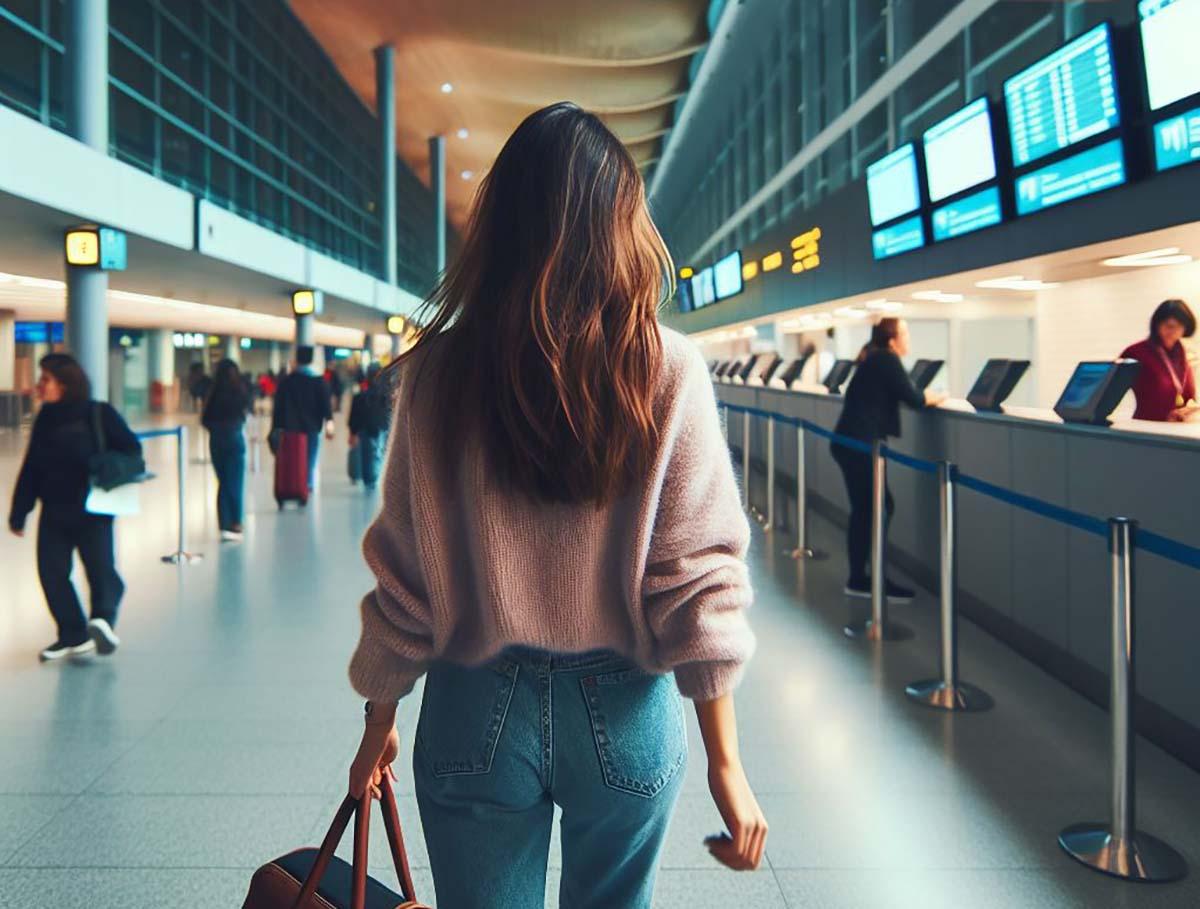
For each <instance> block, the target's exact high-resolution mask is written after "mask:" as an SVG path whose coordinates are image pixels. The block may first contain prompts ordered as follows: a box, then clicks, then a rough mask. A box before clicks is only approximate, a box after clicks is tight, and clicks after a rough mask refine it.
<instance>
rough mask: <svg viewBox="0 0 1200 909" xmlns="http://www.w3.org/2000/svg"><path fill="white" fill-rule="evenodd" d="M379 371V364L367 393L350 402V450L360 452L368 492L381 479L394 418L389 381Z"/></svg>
mask: <svg viewBox="0 0 1200 909" xmlns="http://www.w3.org/2000/svg"><path fill="white" fill-rule="evenodd" d="M379 371H380V370H379V364H378V363H372V364H371V365H370V367H368V369H367V377H366V379H365V380H364V382H363V390H362V391H360V392H359V393H358V394H356V395H355V396H354V397H353V398H352V399H351V401H350V420H349V426H350V447H351V448H355V449H357V452H355V455H356V456H357V457H358V463H359V472H360V475H361V476H362V481H363V486H365V487H366V488H367V489H374V488H375V484H376V483H377V482H378V480H379V461H380V458H381V457H382V455H383V447H384V442H385V440H386V439H387V431H388V424H389V423H390V422H391V419H392V402H391V399H390V398H389V397H388V393H387V388H386V386H387V379H386V378H384V379H381V378H380V377H379ZM352 456H354V455H352Z"/></svg>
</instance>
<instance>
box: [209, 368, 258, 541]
mask: <svg viewBox="0 0 1200 909" xmlns="http://www.w3.org/2000/svg"><path fill="white" fill-rule="evenodd" d="M250 407H251V402H250V395H249V393H248V392H247V390H246V384H245V382H244V380H243V379H242V374H241V373H240V372H238V367H237V364H236V363H234V362H233V360H222V361H221V362H220V363H218V364H217V372H216V375H215V376H214V378H213V387H212V390H211V391H209V393H208V398H207V399H206V400H205V402H204V412H203V413H202V414H201V416H200V422H201V423H202V424H203V425H204V428H205V429H207V430H208V451H209V454H210V455H212V464H213V470H214V471H215V472H216V474H217V526H218V527H219V528H220V530H221V539H222V540H224V541H226V542H237V541H239V540H241V539H242V520H243V511H244V505H243V498H244V491H245V488H246V434H245V432H244V431H243V429H244V426H245V422H246V414H247V413H248V412H249V411H250Z"/></svg>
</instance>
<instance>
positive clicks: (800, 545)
mask: <svg viewBox="0 0 1200 909" xmlns="http://www.w3.org/2000/svg"><path fill="white" fill-rule="evenodd" d="M804 454H805V453H804V424H803V423H800V424H798V425H797V426H796V548H795V549H793V550H792V551H791V552H790V553H788V555H790V556H791V557H792V558H793V559H824V558H827V554H826V553H824V552H821V551H820V550H817V549H813V548H811V547H810V546H809V545H808V479H807V477H806V475H805V467H804Z"/></svg>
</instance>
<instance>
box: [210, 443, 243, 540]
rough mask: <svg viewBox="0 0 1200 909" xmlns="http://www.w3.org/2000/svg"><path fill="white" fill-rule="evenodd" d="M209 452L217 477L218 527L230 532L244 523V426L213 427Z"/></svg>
mask: <svg viewBox="0 0 1200 909" xmlns="http://www.w3.org/2000/svg"><path fill="white" fill-rule="evenodd" d="M208 451H209V454H211V455H212V463H213V470H214V471H216V474H217V526H219V527H220V528H221V529H222V530H229V529H230V528H232V527H236V526H240V525H241V523H242V512H243V507H242V503H243V499H244V490H245V487H246V436H245V434H243V432H242V427H241V424H229V425H219V426H212V427H209V430H208Z"/></svg>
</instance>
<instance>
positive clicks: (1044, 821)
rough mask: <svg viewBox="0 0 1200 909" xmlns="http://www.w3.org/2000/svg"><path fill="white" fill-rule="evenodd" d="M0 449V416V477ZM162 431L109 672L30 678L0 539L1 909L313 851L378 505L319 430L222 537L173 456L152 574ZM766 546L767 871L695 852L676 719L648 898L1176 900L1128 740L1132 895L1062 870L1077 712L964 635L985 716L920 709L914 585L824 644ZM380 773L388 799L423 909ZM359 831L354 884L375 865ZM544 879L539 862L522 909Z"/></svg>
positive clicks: (216, 903)
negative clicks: (303, 497) (880, 618)
mask: <svg viewBox="0 0 1200 909" xmlns="http://www.w3.org/2000/svg"><path fill="white" fill-rule="evenodd" d="M20 444H21V440H20V438H18V437H16V436H15V435H14V434H12V433H4V432H0V485H3V488H4V489H5V490H8V489H11V484H12V479H13V476H14V474H15V471H16V468H17V464H18V462H19V458H20ZM172 446H173V442H172V441H171V440H170V439H166V440H159V441H155V442H150V443H148V451H149V452H150V460H151V462H152V467H154V468H155V469H156V470H158V471H159V473H160V475H161V478H160V479H157V480H155V481H154V482H153V483H152V484H151V485H150V486H148V487H147V488H146V490H145V493H146V495H145V496H144V511H143V514H142V515H140V516H138V517H136V518H128V519H124V520H122V521H121V522H120V531H119V551H120V564H121V567H122V571H123V572H124V575H125V578H126V581H127V583H128V587H129V591H128V594H127V596H126V600H125V603H124V608H123V613H122V618H121V622H120V626H119V630H120V633H121V635H122V637H123V639H124V644H123V645H122V648H121V650H120V651H119V652H118V654H117V655H116V656H115V658H113V659H107V660H101V659H95V660H92V661H90V662H86V663H78V664H66V665H54V666H39V665H38V664H37V662H36V659H35V657H34V654H35V653H36V651H37V649H38V648H39V647H40V646H42V645H43V644H45V643H47V642H48V641H49V639H50V638H51V637H52V631H51V626H50V624H49V622H48V620H47V617H46V615H45V612H44V606H43V604H42V599H41V593H40V590H39V588H38V585H37V577H36V572H35V570H34V559H33V545H32V539H31V538H26V539H24V540H18V539H15V538H13V537H11V536H8V535H5V536H4V537H3V538H2V542H0V579H2V593H0V693H2V697H0V907H9V906H11V907H57V906H68V905H70V906H75V905H79V906H87V907H90V909H108V907H114V909H115V907H122V909H131V907H176V906H178V907H183V906H187V907H189V909H199V907H213V909H216V907H236V906H240V905H241V900H242V898H243V897H244V894H245V889H246V884H247V882H248V880H249V877H250V873H251V871H252V869H253V868H254V867H255V866H257V865H258V864H260V863H261V862H262V861H264V860H265V859H267V858H270V857H272V856H274V855H276V854H278V853H281V852H284V851H286V850H288V849H291V848H294V847H296V846H299V845H303V844H309V843H313V842H315V841H317V840H318V839H319V836H320V834H321V833H322V832H323V829H324V827H325V825H327V824H328V821H329V819H330V817H331V816H332V813H333V810H334V807H335V806H336V804H337V803H338V801H339V799H340V793H339V790H340V788H341V786H342V784H343V780H344V775H345V770H346V767H347V766H348V762H349V759H350V756H351V754H352V753H353V751H354V748H355V745H356V743H357V732H358V726H359V715H360V710H361V706H360V703H359V700H358V698H357V697H356V696H355V695H354V694H353V693H352V691H351V690H350V688H349V686H348V685H347V683H346V680H345V664H346V660H347V657H348V656H349V653H350V650H351V648H352V646H353V643H354V640H355V636H356V632H357V625H358V618H357V604H358V598H359V596H360V595H361V593H362V592H363V591H365V590H366V589H367V588H368V586H369V584H370V579H369V577H368V574H367V571H366V569H365V568H364V566H363V564H362V560H361V558H360V556H359V554H358V543H359V539H360V537H361V534H362V532H363V530H364V528H365V527H366V524H367V522H368V521H369V520H370V518H371V516H372V513H373V512H374V510H375V508H376V506H377V503H376V501H375V500H374V499H373V498H372V497H371V496H369V495H367V494H366V493H364V492H363V491H362V490H361V489H359V488H351V487H350V486H349V485H348V483H347V481H346V479H345V475H344V471H343V469H342V468H343V466H344V461H345V449H344V434H343V438H342V439H339V440H337V441H335V442H334V443H333V444H332V445H330V446H329V447H328V448H327V450H326V451H325V452H324V457H323V468H322V469H323V473H322V477H321V489H320V491H319V492H318V494H317V496H316V499H315V501H314V502H313V503H312V504H311V505H310V506H309V508H308V509H307V510H305V511H297V510H294V509H289V510H288V511H286V512H283V513H280V512H278V511H277V510H276V507H275V503H274V501H273V500H272V499H271V494H270V488H269V474H268V473H267V470H269V467H270V461H269V457H268V456H265V454H264V459H263V468H264V471H263V472H261V473H258V474H254V475H252V476H251V478H250V483H249V494H248V508H249V516H248V521H247V535H246V541H245V543H244V544H242V545H230V544H225V545H221V544H219V543H218V542H217V541H216V539H215V531H216V528H215V524H214V520H215V519H214V508H213V505H212V503H211V500H212V498H213V494H214V487H213V478H212V475H211V472H210V469H209V468H207V467H206V466H204V465H203V464H200V463H193V464H191V465H190V467H189V470H190V473H189V481H188V525H189V532H190V534H191V538H192V548H193V549H195V550H198V551H201V552H203V554H204V556H205V558H204V559H203V561H201V562H198V563H196V564H194V565H190V566H186V567H181V568H176V567H172V566H168V565H164V564H162V563H160V561H159V556H160V555H162V554H163V553H166V552H169V551H171V550H172V549H173V548H174V520H175V518H174V515H175V510H174V509H175V506H174V491H175V481H174V473H173V463H174V462H173V448H172ZM193 449H194V450H193V452H192V453H191V454H192V455H193V457H194V456H195V455H196V453H197V451H196V450H195V447H194V446H193ZM814 533H815V534H816V536H817V541H818V542H819V543H820V545H821V546H823V547H824V548H826V549H832V550H837V549H839V548H840V547H839V537H838V535H837V533H836V532H835V531H834V529H833V528H831V527H829V526H826V525H823V524H821V523H820V522H818V523H817V524H816V526H815V528H814ZM785 542H786V541H784V540H782V539H774V540H772V539H767V538H765V537H764V536H763V535H761V534H760V535H759V536H757V537H756V540H755V545H754V553H753V560H754V574H755V578H756V586H757V590H758V598H757V605H756V607H755V610H754V625H755V628H756V630H757V631H758V634H759V640H760V651H759V654H758V657H757V659H756V660H755V661H754V663H753V665H752V667H751V669H750V671H749V673H748V676H747V678H746V682H745V684H744V686H743V688H742V689H741V691H740V695H739V700H738V708H739V714H740V718H741V729H742V750H743V754H744V757H745V762H746V765H747V768H748V772H749V774H750V778H751V781H752V783H753V784H754V786H755V788H756V790H757V792H758V794H759V797H760V799H761V801H762V804H763V807H764V809H765V811H766V813H767V815H768V819H769V821H770V823H771V836H770V841H769V844H768V847H767V862H766V863H764V867H763V868H762V870H760V871H759V872H757V873H753V874H734V873H732V872H727V871H724V870H722V869H720V868H718V867H717V866H716V865H715V864H714V863H713V861H712V860H711V859H710V858H709V857H708V855H707V853H706V852H705V851H704V849H703V848H702V846H701V839H702V837H703V836H704V835H706V834H708V833H711V832H714V831H715V830H717V829H718V826H719V820H718V817H717V815H716V813H715V810H714V809H713V807H712V805H711V803H710V802H709V801H708V798H707V795H706V791H705V783H704V779H705V775H704V765H703V764H704V762H703V757H702V753H701V752H700V750H699V741H698V738H696V736H695V730H694V729H693V730H692V733H693V753H692V761H691V764H690V767H689V770H688V779H687V783H686V786H685V791H684V795H683V797H682V801H681V804H680V806H679V811H678V814H677V816H676V819H675V822H674V825H673V829H672V832H671V835H670V839H669V842H668V844H667V848H666V850H665V854H664V855H663V860H662V873H661V876H660V883H659V889H658V900H657V904H658V905H660V906H663V907H684V906H687V907H726V906H730V905H739V906H743V907H747V909H749V907H754V909H757V907H764V909H767V907H792V909H799V907H809V909H908V907H913V909H917V907H919V909H942V907H947V909H968V907H969V909H998V907H1013V909H1042V907H1046V909H1050V907H1056V909H1057V907H1079V909H1107V907H1137V909H1142V907H1146V909H1155V907H1193V909H1194V907H1196V906H1198V905H1200V776H1197V775H1196V774H1195V773H1193V772H1192V771H1190V770H1188V769H1186V768H1184V767H1182V766H1181V765H1179V764H1178V763H1177V762H1175V761H1173V760H1172V759H1170V758H1168V757H1167V756H1165V755H1164V754H1162V753H1161V752H1160V751H1158V750H1157V749H1155V748H1153V747H1151V746H1149V745H1146V744H1145V743H1141V744H1140V745H1139V753H1138V761H1139V773H1140V782H1141V790H1140V809H1141V822H1142V826H1143V827H1144V828H1145V829H1147V830H1149V831H1151V832H1153V833H1155V834H1157V835H1159V836H1161V837H1163V838H1165V839H1167V840H1168V841H1170V842H1171V843H1173V844H1174V845H1175V846H1176V847H1177V848H1179V849H1180V850H1182V851H1183V852H1184V854H1185V855H1186V856H1187V857H1188V858H1189V859H1190V860H1191V861H1192V862H1193V864H1194V866H1195V871H1194V873H1193V876H1192V877H1191V878H1189V879H1188V880H1187V881H1184V882H1183V883H1180V884H1175V885H1168V886H1156V887H1146V886H1141V887H1139V886H1132V885H1129V884H1125V883H1122V882H1120V881H1116V880H1112V879H1108V878H1105V877H1102V876H1100V875H1098V874H1095V873H1092V872H1090V871H1088V870H1086V869H1084V868H1082V867H1080V866H1077V865H1076V864H1074V863H1073V862H1071V861H1070V860H1069V859H1067V858H1066V857H1065V856H1064V855H1063V854H1062V853H1060V851H1059V849H1058V847H1057V845H1056V842H1055V837H1056V834H1057V832H1058V831H1059V829H1060V828H1061V827H1063V826H1065V825H1067V824H1070V823H1073V822H1077V821H1082V820H1090V819H1095V818H1100V817H1103V815H1104V812H1105V804H1106V795H1105V776H1106V758H1105V755H1106V745H1105V734H1106V728H1107V725H1106V717H1105V714H1104V713H1103V712H1102V711H1100V710H1098V709H1096V708H1095V707H1093V706H1092V705H1090V704H1088V703H1087V702H1085V701H1084V700H1083V699H1081V698H1080V697H1078V696H1076V695H1075V694H1073V693H1072V692H1070V691H1068V690H1067V689H1065V688H1064V687H1062V686H1061V685H1059V684H1058V683H1056V682H1054V681H1053V680H1051V679H1049V678H1048V677H1046V676H1045V675H1043V674H1042V673H1041V672H1039V671H1038V670H1037V669H1036V668H1035V667H1034V666H1032V665H1031V664H1030V663H1028V662H1026V661H1024V660H1022V659H1020V658H1018V657H1017V656H1015V655H1014V654H1013V653H1012V652H1011V651H1009V650H1007V649H1006V648H1005V647H1003V646H1001V645H999V644H997V643H996V642H994V641H993V640H991V639H990V638H988V637H987V636H985V635H983V634H982V633H979V632H978V631H977V630H976V629H974V628H973V627H972V626H970V625H965V627H964V628H963V629H962V657H961V660H962V669H963V674H964V676H965V677H967V678H968V679H969V680H971V681H973V682H975V683H977V684H979V685H980V686H982V687H984V688H985V689H986V690H987V691H989V692H990V693H991V694H992V695H994V696H995V698H996V701H997V707H996V709H995V710H993V711H992V712H990V713H985V714H977V715H968V716H944V715H942V714H939V713H935V712H932V711H927V710H924V709H921V708H919V707H917V706H914V705H912V704H909V703H908V702H907V701H906V699H905V697H904V695H903V686H904V683H906V682H908V681H911V680H913V679H916V678H921V677H927V676H929V675H931V674H933V673H934V671H935V668H936V662H935V661H936V650H935V647H936V623H935V619H936V616H935V612H934V604H933V602H932V600H931V599H930V598H929V597H927V596H926V597H923V598H922V599H920V600H919V601H918V603H917V604H916V605H914V606H912V607H908V608H905V609H903V610H898V611H897V613H898V614H897V618H899V619H901V620H902V621H904V622H906V623H908V624H909V625H911V626H912V627H913V628H914V629H915V630H916V632H917V634H916V638H915V639H914V640H912V641H909V642H906V643H900V644H889V645H886V646H885V647H883V648H878V647H871V646H865V645H863V644H860V643H855V642H852V641H849V640H847V639H846V638H845V637H844V636H843V635H842V631H841V628H842V624H843V622H844V621H845V619H846V618H847V615H848V612H847V604H846V603H845V601H844V600H843V598H842V596H841V593H840V583H841V580H842V568H841V565H840V564H839V561H838V559H837V557H836V556H835V557H834V558H833V559H831V560H829V561H825V562H818V563H810V564H804V565H798V564H797V563H794V562H792V561H790V560H788V559H786V558H783V557H782V556H781V555H780V554H779V553H780V552H781V550H782V549H783V548H784V544H785ZM415 713H416V701H415V700H413V701H411V702H407V703H405V704H404V705H403V706H402V710H401V732H402V734H403V735H404V741H405V743H406V744H411V740H412V735H411V732H412V727H413V724H414V722H415ZM408 759H409V757H408V755H405V756H402V758H401V762H400V764H399V766H400V767H401V768H402V772H401V779H402V786H401V796H400V798H401V813H402V816H403V818H404V819H405V821H406V824H407V829H408V834H409V839H410V849H411V851H412V853H413V859H414V864H415V865H416V867H417V881H418V888H419V891H420V893H421V894H422V895H424V896H426V897H427V898H430V899H431V898H432V889H431V887H430V882H429V878H428V872H427V870H426V868H427V864H428V863H427V860H426V858H425V853H424V849H423V846H422V844H421V842H420V835H419V825H418V821H417V818H416V810H415V804H414V800H413V797H412V794H411V787H410V786H409V785H407V783H406V782H403V781H405V778H406V776H407V774H406V773H405V772H404V771H403V768H404V767H405V766H406V762H407V761H408ZM380 827H381V825H380V824H379V823H378V822H377V823H375V824H374V827H373V835H380V836H379V837H378V838H377V839H376V843H375V847H374V849H373V865H375V871H374V873H377V874H378V875H380V876H381V877H382V878H384V879H388V878H390V876H391V873H390V871H389V870H388V869H387V867H386V861H387V858H386V853H385V851H384V849H383V848H382V846H383V841H382V837H381V833H382V831H381V829H380ZM556 865H558V859H557V850H554V851H552V854H551V869H552V870H551V874H550V881H549V885H548V888H547V889H548V893H549V894H550V897H549V898H548V900H547V905H548V906H553V905H556V904H557V900H556V899H555V898H554V896H553V894H554V892H555V884H556V876H555V872H554V870H553V869H554V867H555V866H556ZM443 909H452V907H443ZM498 909H499V907H498Z"/></svg>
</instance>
